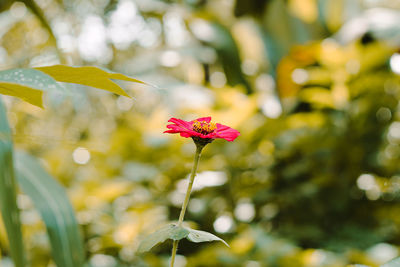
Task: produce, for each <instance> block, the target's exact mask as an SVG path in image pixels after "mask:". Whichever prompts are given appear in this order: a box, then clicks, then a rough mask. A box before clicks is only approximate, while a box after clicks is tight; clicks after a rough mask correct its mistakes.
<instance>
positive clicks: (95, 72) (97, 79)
mask: <svg viewBox="0 0 400 267" xmlns="http://www.w3.org/2000/svg"><path fill="white" fill-rule="evenodd" d="M35 69H37V70H40V71H42V72H44V73H46V74H47V75H50V76H51V77H53V78H54V79H55V80H57V81H59V82H66V83H77V84H82V85H86V86H91V87H95V88H99V89H103V90H106V91H110V92H112V93H115V94H118V95H123V96H127V97H130V96H129V95H128V94H127V93H126V92H125V91H124V90H122V88H121V87H119V85H117V84H116V83H114V82H113V81H112V80H111V79H115V80H123V81H129V82H136V83H143V84H144V82H142V81H139V80H137V79H133V78H130V77H128V76H126V75H123V74H120V73H112V72H106V71H104V70H102V69H99V68H96V67H91V66H85V67H70V66H65V65H54V66H48V67H40V68H35Z"/></svg>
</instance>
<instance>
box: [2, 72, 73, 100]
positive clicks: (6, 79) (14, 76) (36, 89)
mask: <svg viewBox="0 0 400 267" xmlns="http://www.w3.org/2000/svg"><path fill="white" fill-rule="evenodd" d="M43 91H53V92H54V91H57V92H61V93H63V94H65V93H67V91H66V89H65V88H64V87H63V86H62V85H61V84H59V83H57V82H56V81H55V80H54V79H53V78H51V77H50V76H49V75H47V74H44V73H43V72H41V71H38V70H35V69H11V70H4V71H0V93H1V94H4V95H10V96H15V97H19V98H21V99H22V100H24V101H26V102H28V103H31V104H33V105H35V106H39V107H43V100H42V95H43Z"/></svg>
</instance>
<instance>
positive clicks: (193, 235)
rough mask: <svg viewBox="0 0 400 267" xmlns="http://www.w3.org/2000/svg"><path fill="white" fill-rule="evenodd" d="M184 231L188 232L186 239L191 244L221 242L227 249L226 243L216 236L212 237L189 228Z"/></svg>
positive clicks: (209, 234)
mask: <svg viewBox="0 0 400 267" xmlns="http://www.w3.org/2000/svg"><path fill="white" fill-rule="evenodd" d="M186 229H187V230H189V234H188V236H187V239H188V240H190V241H192V242H195V243H200V242H211V241H221V242H222V243H224V244H225V245H227V246H228V247H229V245H228V243H226V242H225V241H224V240H223V239H221V238H219V237H218V236H216V235H213V234H211V233H209V232H205V231H200V230H193V229H190V228H186Z"/></svg>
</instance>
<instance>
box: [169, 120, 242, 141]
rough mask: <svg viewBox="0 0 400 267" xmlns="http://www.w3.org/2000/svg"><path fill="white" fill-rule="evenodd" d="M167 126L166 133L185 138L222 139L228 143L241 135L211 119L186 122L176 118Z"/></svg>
mask: <svg viewBox="0 0 400 267" xmlns="http://www.w3.org/2000/svg"><path fill="white" fill-rule="evenodd" d="M168 122H172V124H169V125H167V128H168V129H169V130H168V131H165V132H164V133H179V134H180V135H181V136H183V137H186V138H187V137H192V138H193V137H194V138H196V139H197V138H203V139H208V140H210V142H211V141H212V140H211V139H217V138H222V139H225V140H226V141H230V142H231V141H233V140H235V139H236V137H238V136H239V135H240V133H239V132H238V131H237V130H235V129H232V128H231V127H228V126H225V125H222V124H219V123H213V122H211V117H204V118H198V119H196V120H193V121H184V120H180V119H176V118H171V119H169V120H168Z"/></svg>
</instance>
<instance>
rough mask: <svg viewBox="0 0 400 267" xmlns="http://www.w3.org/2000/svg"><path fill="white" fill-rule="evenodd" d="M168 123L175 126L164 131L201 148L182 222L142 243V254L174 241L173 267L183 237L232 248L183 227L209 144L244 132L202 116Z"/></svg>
mask: <svg viewBox="0 0 400 267" xmlns="http://www.w3.org/2000/svg"><path fill="white" fill-rule="evenodd" d="M168 122H171V123H172V124H169V125H167V128H168V129H169V130H167V131H164V133H179V134H180V135H181V136H182V137H186V138H189V137H191V138H192V139H193V141H194V143H195V144H196V148H197V149H196V154H195V157H194V163H193V168H192V173H191V175H190V177H189V185H188V188H187V191H186V196H185V200H184V202H183V204H182V209H181V212H180V215H179V220H178V223H177V224H170V225H167V226H165V227H163V228H161V229H160V230H158V231H156V232H154V233H153V234H151V235H149V236H148V237H147V238H146V239H144V240H143V241H142V243H141V244H140V246H139V249H138V251H139V252H145V251H147V250H150V249H151V248H152V247H153V246H155V245H156V244H158V243H160V242H164V241H165V240H167V239H172V240H174V242H173V247H172V256H171V267H173V266H174V262H175V256H176V251H177V248H178V243H179V240H181V239H183V238H187V239H188V240H190V241H192V242H196V243H198V242H206V241H215V240H218V241H222V242H224V243H225V244H226V245H228V244H227V243H226V242H225V241H224V240H222V239H221V238H219V237H217V236H215V235H213V234H211V233H207V232H204V231H198V230H193V229H190V228H186V227H182V223H183V218H184V216H185V212H186V208H187V205H188V204H189V198H190V193H191V191H192V186H193V182H194V178H195V176H196V171H197V166H198V163H199V159H200V155H201V151H202V150H203V148H204V147H205V146H206V145H207V144H209V143H211V142H212V141H214V140H215V139H225V140H227V141H230V142H232V141H234V140H235V139H236V138H237V137H238V136H239V135H240V133H239V132H238V131H237V130H235V129H233V128H231V127H229V126H226V125H222V124H220V123H213V122H211V117H202V118H198V119H195V120H192V121H184V120H181V119H177V118H171V119H169V120H168Z"/></svg>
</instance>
